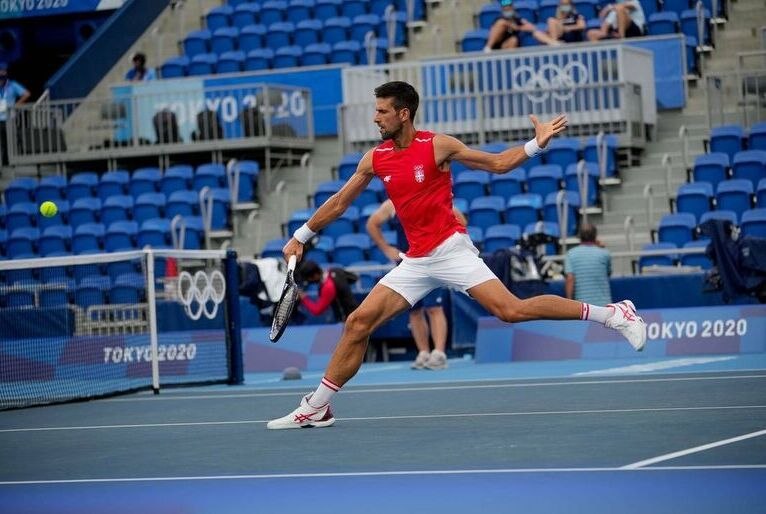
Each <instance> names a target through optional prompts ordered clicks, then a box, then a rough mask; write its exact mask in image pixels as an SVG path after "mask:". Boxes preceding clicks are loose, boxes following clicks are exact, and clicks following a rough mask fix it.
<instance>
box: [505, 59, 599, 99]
mask: <svg viewBox="0 0 766 514" xmlns="http://www.w3.org/2000/svg"><path fill="white" fill-rule="evenodd" d="M512 81H513V86H514V88H519V89H535V90H537V91H532V92H528V93H527V94H526V96H527V99H528V100H529V101H530V102H533V103H542V102H545V101H546V100H548V98H550V97H553V98H554V99H556V100H559V101H562V102H563V101H567V100H571V99H572V97H573V96H574V88H575V87H577V86H583V85H585V84H587V83H588V68H587V67H586V66H585V65H584V64H583V63H580V62H570V63H569V64H567V65H566V66H563V67H561V66H556V65H555V64H543V65H542V66H540V67H539V68H537V69H535V68H533V67H532V66H527V65H524V66H519V67H518V68H515V69H514V70H513V76H512Z"/></svg>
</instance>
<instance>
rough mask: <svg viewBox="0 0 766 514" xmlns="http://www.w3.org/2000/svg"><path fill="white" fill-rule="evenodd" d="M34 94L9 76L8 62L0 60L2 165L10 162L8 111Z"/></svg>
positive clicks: (0, 142)
mask: <svg viewBox="0 0 766 514" xmlns="http://www.w3.org/2000/svg"><path fill="white" fill-rule="evenodd" d="M31 96H32V94H31V93H30V92H29V91H28V90H27V88H25V87H24V86H22V85H21V84H19V83H18V82H16V81H15V80H11V79H10V78H8V64H7V63H5V62H0V147H1V148H0V159H2V160H1V161H0V166H5V165H7V164H8V140H7V139H6V128H5V125H6V123H7V121H8V111H9V110H10V108H11V107H13V106H14V105H21V104H23V103H24V102H26V101H27V100H29V98H30V97H31Z"/></svg>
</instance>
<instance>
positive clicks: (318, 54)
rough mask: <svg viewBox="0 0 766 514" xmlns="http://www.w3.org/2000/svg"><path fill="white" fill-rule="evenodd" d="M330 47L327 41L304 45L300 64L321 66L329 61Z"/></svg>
mask: <svg viewBox="0 0 766 514" xmlns="http://www.w3.org/2000/svg"><path fill="white" fill-rule="evenodd" d="M331 53H332V47H331V46H330V45H328V44H327V43H312V44H309V45H308V46H306V48H304V50H303V55H302V56H301V62H300V64H301V66H322V65H325V64H327V63H328V62H330V54H331Z"/></svg>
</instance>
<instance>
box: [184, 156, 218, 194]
mask: <svg viewBox="0 0 766 514" xmlns="http://www.w3.org/2000/svg"><path fill="white" fill-rule="evenodd" d="M225 185H226V167H225V166H224V165H223V164H220V163H214V162H210V163H207V164H200V165H199V166H197V170H196V171H195V172H194V178H193V179H192V187H193V188H194V190H195V191H198V192H199V191H200V190H202V188H203V187H210V188H219V187H223V186H225Z"/></svg>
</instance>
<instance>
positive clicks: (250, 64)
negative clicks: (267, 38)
mask: <svg viewBox="0 0 766 514" xmlns="http://www.w3.org/2000/svg"><path fill="white" fill-rule="evenodd" d="M273 59H274V50H272V49H271V48H256V49H255V50H251V51H249V52H248V53H247V58H246V59H245V71H258V70H268V69H269V68H271V61H272V60H273Z"/></svg>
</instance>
